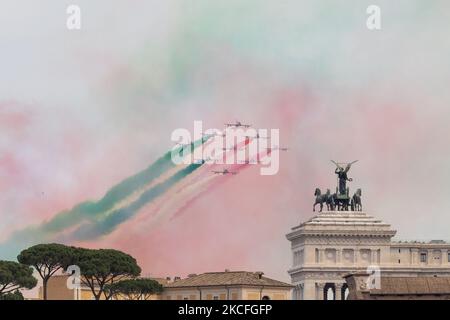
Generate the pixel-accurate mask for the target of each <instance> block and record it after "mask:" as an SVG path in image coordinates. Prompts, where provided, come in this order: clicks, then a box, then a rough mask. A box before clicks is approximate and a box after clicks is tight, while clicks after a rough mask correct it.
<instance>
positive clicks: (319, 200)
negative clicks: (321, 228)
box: [313, 188, 334, 212]
mask: <svg viewBox="0 0 450 320" xmlns="http://www.w3.org/2000/svg"><path fill="white" fill-rule="evenodd" d="M314 195H315V196H316V201H315V202H314V205H313V211H316V205H318V204H319V205H320V210H319V212H322V209H323V203H324V202H325V204H326V205H327V210H333V208H334V204H333V198H332V196H331V192H330V189H327V192H326V193H325V194H322V193H321V192H320V189H319V188H316V191H314Z"/></svg>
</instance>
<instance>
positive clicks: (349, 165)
mask: <svg viewBox="0 0 450 320" xmlns="http://www.w3.org/2000/svg"><path fill="white" fill-rule="evenodd" d="M356 162H358V160H355V161H352V162H350V163H349V164H347V167H345V173H347V172H348V170H350V168H351V167H352V164H354V163H356Z"/></svg>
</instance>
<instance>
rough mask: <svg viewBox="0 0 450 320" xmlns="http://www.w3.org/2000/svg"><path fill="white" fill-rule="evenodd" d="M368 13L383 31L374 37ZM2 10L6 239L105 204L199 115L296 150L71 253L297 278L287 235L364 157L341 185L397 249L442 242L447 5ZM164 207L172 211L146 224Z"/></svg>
mask: <svg viewBox="0 0 450 320" xmlns="http://www.w3.org/2000/svg"><path fill="white" fill-rule="evenodd" d="M70 4H76V5H78V6H79V7H80V8H81V23H82V25H81V30H72V31H71V30H68V29H67V28H66V19H67V14H66V8H67V6H68V5H70ZM371 4H377V5H378V6H379V7H380V8H381V30H376V31H374V30H368V29H367V27H366V19H367V14H366V8H367V7H368V6H369V5H371ZM1 8H2V10H0V39H1V43H2V49H1V52H0V70H1V72H0V83H1V85H0V133H1V135H0V220H1V223H0V244H1V243H2V242H3V243H8V239H10V237H11V235H12V234H14V233H15V232H17V231H20V230H24V229H25V230H28V229H27V228H28V227H30V226H36V225H40V224H42V223H45V222H48V221H50V219H51V218H53V217H55V216H56V215H57V214H58V213H60V212H63V211H66V210H71V209H72V208H74V207H75V206H76V205H77V204H79V203H82V202H84V201H97V200H99V199H101V198H102V197H103V196H104V195H105V193H106V192H107V191H108V190H109V189H110V188H111V187H113V186H115V185H117V184H119V183H121V181H123V180H124V179H126V178H128V177H130V176H132V175H134V174H136V173H138V172H141V171H142V170H144V169H145V168H147V167H148V166H149V165H151V164H152V163H154V162H155V161H156V160H157V159H159V158H160V157H161V156H162V155H164V154H165V152H167V151H168V150H170V148H172V146H173V142H172V141H171V140H170V136H171V133H172V131H173V130H175V129H176V128H187V129H188V130H193V123H194V121H195V120H201V121H203V124H204V126H205V127H207V128H208V127H209V128H222V127H223V124H224V123H225V122H230V121H235V120H241V121H242V122H248V123H251V124H253V125H254V127H257V128H267V129H271V128H277V129H279V130H280V143H281V144H282V145H283V146H287V147H289V148H290V149H289V151H288V152H282V153H281V155H280V157H281V159H280V170H279V172H278V174H276V175H273V176H261V175H260V174H259V169H258V168H257V166H255V167H249V168H245V170H242V171H241V172H240V173H239V174H238V175H236V176H233V177H231V178H228V177H224V179H222V180H220V181H219V180H217V183H214V184H210V182H209V181H208V183H207V184H204V185H196V187H195V188H198V189H196V190H197V194H196V196H195V197H191V198H190V200H189V202H185V200H184V199H185V198H183V196H182V195H180V198H179V199H181V200H180V202H179V203H177V204H176V205H175V204H173V203H175V202H176V201H175V200H174V199H173V198H171V197H172V196H173V194H169V195H170V196H168V195H166V196H161V199H160V202H159V204H158V205H157V206H160V207H158V208H157V209H158V210H159V211H158V210H156V209H155V208H149V207H146V206H144V207H143V208H142V209H139V210H136V213H135V215H134V216H133V217H132V218H130V221H126V222H125V223H122V224H118V225H117V226H115V229H114V232H112V233H110V234H106V235H101V236H99V237H96V238H92V239H85V240H83V241H80V240H79V239H78V240H77V239H72V238H69V239H68V240H67V239H66V238H64V235H62V237H63V238H64V239H66V240H65V241H66V242H68V243H71V244H75V245H84V246H88V247H94V248H95V247H108V248H116V249H119V250H123V251H125V252H128V253H130V254H132V255H133V256H135V257H136V258H137V260H138V263H139V264H140V265H141V266H142V268H143V273H144V274H146V275H151V276H164V277H165V276H172V277H173V276H185V275H187V274H189V273H200V272H206V271H220V270H224V269H232V270H249V271H263V272H265V274H266V275H268V276H272V277H274V278H276V279H279V280H284V281H289V277H288V275H287V270H288V269H289V267H290V264H291V253H290V247H289V242H288V241H287V240H286V238H285V234H286V233H288V232H289V230H290V228H291V227H293V226H295V225H298V224H299V223H300V222H301V221H304V220H306V219H309V218H310V217H312V215H313V212H312V204H313V203H314V197H313V193H314V189H315V188H316V187H319V188H321V189H322V190H325V189H326V188H330V189H332V190H333V189H334V188H335V185H336V178H335V175H334V166H333V164H332V163H331V162H330V160H331V159H333V160H338V161H352V160H359V162H357V163H356V164H355V165H354V166H352V168H351V171H350V172H349V176H351V177H352V178H353V182H351V183H349V186H350V188H351V190H352V191H354V190H356V189H357V188H361V189H362V195H363V208H364V210H365V211H366V212H367V213H369V214H372V215H374V216H376V217H378V218H380V219H382V220H384V221H385V222H388V223H390V224H392V226H393V228H394V229H396V230H397V231H398V233H397V239H399V240H400V239H401V240H408V239H409V240H431V239H444V240H450V235H449V231H448V225H449V224H450V216H449V212H450V197H449V196H448V195H449V194H450V165H449V163H450V145H449V144H448V143H447V140H448V137H449V136H450V126H449V125H448V122H449V120H450V108H449V106H450V104H449V102H450V91H449V90H448V88H447V86H448V83H449V80H450V68H449V67H448V57H449V56H450V38H449V37H448V28H449V24H450V22H449V21H450V4H449V3H448V1H444V0H442V1H438V0H433V1H419V0H408V1H406V0H403V1H402V0H399V1H395V2H392V1H383V0H379V1H376V3H375V1H360V0H358V1H348V0H346V1H338V0H336V1H312V0H308V1H299V0H296V1H288V0H286V1H264V2H262V1H256V0H247V1H237V0H227V1H222V0H220V1H206V0H196V1H188V0H184V1H183V0H166V1H161V0H149V1H145V2H144V1H125V0H108V1H106V0H97V1H95V2H93V1H87V0H84V1H83V0H78V1H77V0H72V1H58V2H56V1H50V0H41V1H39V3H37V2H36V1H25V0H14V1H13V0H3V1H2V2H1ZM194 174H195V175H196V176H193V177H197V173H194ZM202 174H203V176H204V175H205V173H204V172H200V173H198V177H200V176H201V175H202ZM195 179H196V178H195ZM195 179H194V178H192V179H191V180H185V182H182V183H185V186H184V187H186V188H190V187H189V186H190V184H191V183H194V182H195V181H196V180H195ZM199 179H200V178H199ZM199 181H200V180H199ZM215 181H216V180H215ZM192 188H194V187H192ZM183 190H184V189H183ZM191 190H192V189H191ZM188 191H189V190H188ZM174 192H175V191H174ZM189 192H190V191H189ZM175 193H176V194H178V193H177V192H175ZM177 199H178V198H177ZM181 202H183V203H182V204H180V203H181ZM161 208H162V209H161ZM152 210H153V211H152ZM161 210H162V212H167V213H168V214H169V215H172V214H174V212H176V216H175V218H174V217H172V218H170V219H166V220H163V221H161V222H160V223H157V224H153V223H150V224H147V223H148V219H149V216H150V214H149V212H157V211H158V212H161ZM71 239H72V240H71ZM18 253H19V252H17V254H18ZM0 254H1V251H0ZM0 259H14V254H13V255H12V256H11V254H4V256H0Z"/></svg>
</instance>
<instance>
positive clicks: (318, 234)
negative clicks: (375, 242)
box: [286, 229, 397, 240]
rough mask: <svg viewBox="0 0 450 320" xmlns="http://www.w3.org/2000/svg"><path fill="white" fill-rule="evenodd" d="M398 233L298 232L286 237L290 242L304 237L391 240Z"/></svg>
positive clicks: (360, 231) (387, 231) (380, 231)
mask: <svg viewBox="0 0 450 320" xmlns="http://www.w3.org/2000/svg"><path fill="white" fill-rule="evenodd" d="M396 233H397V231H396V230H304V229H302V230H297V231H294V232H290V233H288V234H287V235H286V238H287V239H288V240H294V239H298V238H304V237H330V236H331V237H355V236H357V237H368V238H391V237H393V236H395V234H396Z"/></svg>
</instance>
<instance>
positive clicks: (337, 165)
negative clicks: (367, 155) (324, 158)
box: [331, 160, 342, 168]
mask: <svg viewBox="0 0 450 320" xmlns="http://www.w3.org/2000/svg"><path fill="white" fill-rule="evenodd" d="M331 162H333V163H334V164H335V165H336V167H338V168H342V167H341V166H340V165H339V164H338V163H337V162H336V161H334V160H331Z"/></svg>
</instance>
